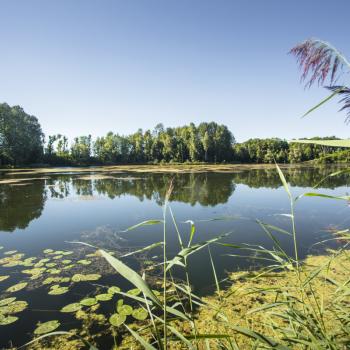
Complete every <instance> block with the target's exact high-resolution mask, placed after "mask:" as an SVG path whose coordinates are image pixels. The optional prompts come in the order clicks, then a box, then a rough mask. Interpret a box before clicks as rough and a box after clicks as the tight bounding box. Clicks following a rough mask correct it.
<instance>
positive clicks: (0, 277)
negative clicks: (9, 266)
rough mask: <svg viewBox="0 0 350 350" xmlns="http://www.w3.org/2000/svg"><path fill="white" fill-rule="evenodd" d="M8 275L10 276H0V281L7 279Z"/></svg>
mask: <svg viewBox="0 0 350 350" xmlns="http://www.w3.org/2000/svg"><path fill="white" fill-rule="evenodd" d="M9 277H10V276H9V275H7V276H0V282H2V281H5V280H7V279H8V278H9Z"/></svg>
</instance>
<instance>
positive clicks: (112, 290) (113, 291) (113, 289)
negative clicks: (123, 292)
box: [108, 286, 120, 294]
mask: <svg viewBox="0 0 350 350" xmlns="http://www.w3.org/2000/svg"><path fill="white" fill-rule="evenodd" d="M119 292H120V288H119V287H117V286H112V287H109V288H108V294H116V293H119Z"/></svg>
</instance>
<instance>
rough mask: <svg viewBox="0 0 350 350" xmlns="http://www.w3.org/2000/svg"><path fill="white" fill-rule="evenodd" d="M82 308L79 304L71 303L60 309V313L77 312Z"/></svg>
mask: <svg viewBox="0 0 350 350" xmlns="http://www.w3.org/2000/svg"><path fill="white" fill-rule="evenodd" d="M81 308H82V305H81V304H80V303H72V304H68V305H66V306H64V307H63V308H62V309H61V312H77V311H78V310H80V309H81Z"/></svg>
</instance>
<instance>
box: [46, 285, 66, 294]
mask: <svg viewBox="0 0 350 350" xmlns="http://www.w3.org/2000/svg"><path fill="white" fill-rule="evenodd" d="M68 290H69V288H68V287H58V288H54V289H51V290H50V291H49V293H48V294H50V295H61V294H64V293H67V292H68Z"/></svg>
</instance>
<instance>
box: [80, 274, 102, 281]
mask: <svg viewBox="0 0 350 350" xmlns="http://www.w3.org/2000/svg"><path fill="white" fill-rule="evenodd" d="M101 277H102V276H101V275H99V274H98V273H90V274H88V275H84V278H83V280H84V281H97V280H99V279H100V278H101Z"/></svg>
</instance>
